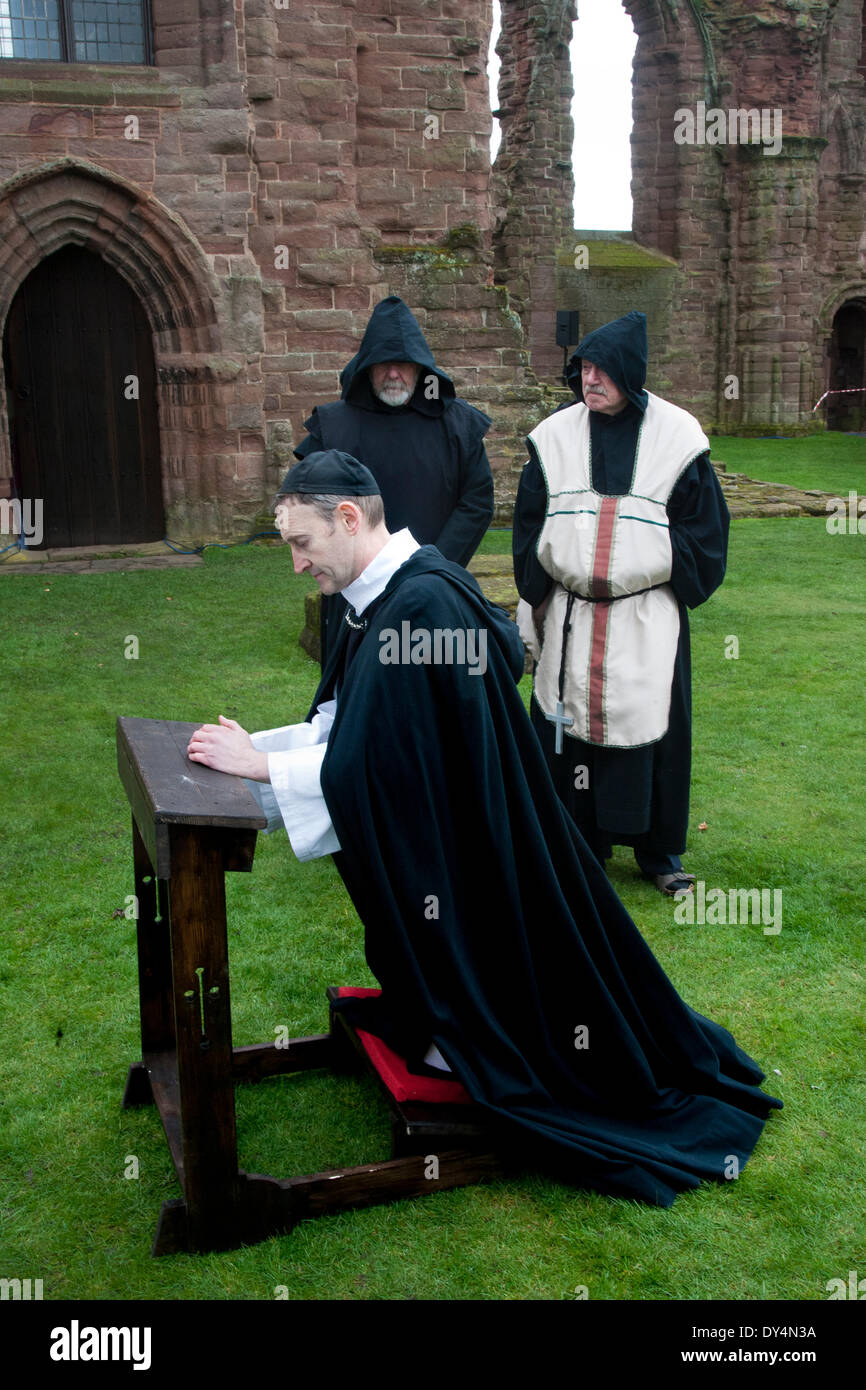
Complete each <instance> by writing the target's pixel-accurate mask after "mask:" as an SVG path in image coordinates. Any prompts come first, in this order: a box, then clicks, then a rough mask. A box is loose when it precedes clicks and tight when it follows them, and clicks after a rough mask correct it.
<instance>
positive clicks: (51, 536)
mask: <svg viewBox="0 0 866 1390" xmlns="http://www.w3.org/2000/svg"><path fill="white" fill-rule="evenodd" d="M3 357H4V366H5V371H6V394H7V401H8V404H9V428H10V434H11V440H12V462H13V471H14V476H15V483H16V487H17V491H18V495H19V496H20V497H21V498H22V499H24V498H33V499H37V498H41V499H42V509H43V540H42V547H43V548H45V547H48V546H73V545H107V544H112V543H116V542H133V541H149V540H159V539H161V538H162V537H163V536H164V535H165V516H164V511H163V502H162V479H161V469H160V458H159V428H158V422H157V414H156V374H155V369H154V361H153V347H152V345H151V336H150V329H149V327H148V323H147V319H146V318H145V315H144V310H143V309H142V307H141V305H140V303H139V301H138V298H137V296H136V295H135V293H134V291H133V290H132V289H130V287H129V285H128V284H127V283H126V281H125V280H124V279H122V277H121V276H120V275H118V274H117V272H116V271H115V270H112V268H111V266H109V265H107V264H106V263H105V261H103V260H102V259H101V257H99V256H95V255H92V254H91V253H90V252H88V251H82V250H80V249H79V248H78V247H75V246H65V247H64V248H63V249H62V250H61V251H56V252H55V253H54V254H53V255H51V256H47V257H46V258H45V260H44V261H42V262H41V263H40V264H39V265H38V266H37V267H36V269H35V270H33V271H32V272H31V274H30V275H28V277H27V279H26V280H25V281H24V283H23V284H22V285H21V287H20V289H19V290H18V293H17V294H16V296H15V299H14V300H13V301H12V306H11V308H10V310H9V317H8V321H7V327H6V334H5V339H4V349H3Z"/></svg>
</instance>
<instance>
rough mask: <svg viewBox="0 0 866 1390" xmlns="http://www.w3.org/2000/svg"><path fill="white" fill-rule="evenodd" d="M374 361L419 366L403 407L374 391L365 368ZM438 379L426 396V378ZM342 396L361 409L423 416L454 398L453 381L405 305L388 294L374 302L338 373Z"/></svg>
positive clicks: (370, 365)
mask: <svg viewBox="0 0 866 1390" xmlns="http://www.w3.org/2000/svg"><path fill="white" fill-rule="evenodd" d="M377 362H417V363H418V365H419V367H420V368H421V372H420V375H419V377H418V384H417V386H416V387H415V394H414V395H413V396H412V398H411V400H409V401H407V402H406V405H405V406H391V405H385V403H384V402H383V401H380V400H379V399H378V397H377V396H375V395H374V394H373V389H372V387H371V385H370V378H369V376H368V375H367V368H368V367H372V366H375V364H376V363H377ZM431 374H432V375H433V376H435V377H437V378H438V381H439V386H438V391H437V394H436V396H435V397H434V398H433V399H432V400H431V399H428V396H427V392H428V386H429V384H428V383H427V382H426V381H425V378H427V377H429V376H430V375H431ZM340 386H341V387H342V398H343V400H344V401H349V402H350V404H351V405H356V406H360V407H361V408H362V409H364V410H408V409H410V408H411V409H413V410H418V411H420V412H421V414H422V415H441V413H442V410H443V402H444V401H446V400H453V399H454V397H455V394H456V393H455V390H454V383H453V382H452V380H451V378H450V377H449V376H446V375H445V373H444V372H442V371H440V370H439V368H438V367H437V366H436V363H435V362H434V360H433V353H432V352H431V351H430V348H429V345H428V343H427V339H426V338H425V337H424V334H423V333H422V332H421V327H420V324H419V323H418V320H417V319H416V317H415V315H414V314H413V313H412V310H411V309H410V308H409V306H408V304H404V303H403V300H402V299H398V297H397V295H395V294H391V295H389V296H388V298H387V299H383V300H382V301H381V302H380V303H379V304H377V305H376V307H375V309H374V310H373V312H372V314H371V315H370V322H369V323H368V324H367V328H366V330H365V332H364V336H363V338H362V339H361V346H360V348H359V349H358V351H357V352H356V353H355V356H354V357H353V358H352V360H351V361H350V362H347V363H346V366H345V367H344V368H343V370H342V372H341V373H340Z"/></svg>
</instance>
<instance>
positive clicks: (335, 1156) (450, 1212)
mask: <svg viewBox="0 0 866 1390" xmlns="http://www.w3.org/2000/svg"><path fill="white" fill-rule="evenodd" d="M731 442H732V441H725V447H726V448H727V446H728V445H729V444H730V443H731ZM750 442H751V443H757V444H762V443H763V442H762V441H750ZM768 447H770V446H768ZM800 447H801V448H803V447H804V445H803V443H802V441H801V442H800ZM808 447H809V448H811V447H812V441H809V443H808ZM728 457H729V458H730V460H731V464H732V466H733V464H734V459H733V457H732V455H731V452H730V450H728ZM829 466H830V464H829V460H828V462H827V467H828V468H829ZM847 466H848V467H849V469H851V470H853V468H854V463H853V461H849V464H848V465H847ZM749 471H752V472H753V474H754V472H755V471H758V473H759V476H760V470H755V468H754V467H753V466H752V465H750V467H749ZM816 472H817V473H819V474H820V472H821V470H820V469H816ZM810 481H811V482H812V484H813V485H815V486H821V487H825V486H827V484H828V480H827V478H826V476H824V475H823V474H822V475H821V476H819V477H812V478H811V480H810ZM508 541H509V537H508V534H507V533H504V532H493V533H490V534H489V536H488V537H487V538H486V541H485V546H487V547H489V548H491V549H502V548H504V547H505V548H507V545H508ZM864 559H866V538H864V537H861V536H830V535H828V533H827V531H826V528H825V526H824V525H823V523H822V521H821V520H820V519H815V518H803V519H795V520H786V519H784V520H783V519H775V518H774V519H768V520H760V521H739V522H736V523H735V524H734V526H733V530H732V542H731V555H730V566H729V574H728V578H727V580H726V582H725V584H724V586H723V587H722V589H721V590H720V591H719V593H718V594H717V595H715V596H714V597H713V599H712V600H711V601H710V602H709V603H708V604H707V605H705V606H704V607H703V608H702V609H699V610H697V611H696V612H695V614H694V615H693V618H692V633H693V651H694V685H695V730H694V732H695V756H694V774H693V788H692V814H691V829H690V835H689V855H688V859H687V866H688V867H689V868H690V869H691V870H692V871H693V872H695V873H696V874H697V875H698V877H699V878H702V879H704V880H705V882H706V883H707V885H708V886H717V885H718V886H723V887H729V886H738V887H752V886H754V887H759V888H760V887H768V888H770V889H775V888H781V889H782V891H783V926H782V930H781V932H780V933H779V934H778V935H767V934H765V933H764V932H763V931H762V929H761V926H760V925H758V924H754V925H746V926H709V925H706V926H699V925H695V926H688V925H683V924H680V923H678V922H677V921H676V920H675V917H674V907H675V905H674V904H673V903H671V902H670V901H666V900H665V899H663V898H662V897H661V896H660V895H659V894H657V893H655V892H654V891H653V890H652V889H650V888H649V886H648V885H646V884H645V883H643V882H642V881H641V880H640V879H638V877H637V876H636V870H635V867H634V862H633V860H632V859H631V858H630V856H629V853H628V852H627V851H626V850H624V849H618V850H617V851H616V854H615V858H614V861H613V866H612V870H611V874H612V878H613V881H614V883H615V885H616V887H617V889H618V890H619V892H620V893H621V895H622V897H623V899H624V900H625V902H626V904H627V906H628V908H629V910H630V911H631V912H632V914H633V916H634V917H635V919H636V921H637V922H638V925H639V926H640V928H641V930H642V931H643V932H644V933H645V935H646V937H647V939H648V940H649V942H650V944H651V946H652V948H653V949H654V951H655V952H656V954H657V955H658V957H659V959H660V960H661V962H662V964H663V965H664V967H665V969H666V970H667V971H668V973H669V974H670V976H671V978H672V979H673V981H674V983H675V984H676V986H677V987H678V989H679V990H680V991H681V993H682V994H683V995H684V997H685V998H686V999H687V1000H688V1001H689V1002H690V1003H691V1004H693V1005H694V1006H695V1007H696V1008H697V1009H699V1010H701V1011H703V1012H705V1013H708V1014H710V1015H712V1017H714V1018H716V1019H718V1020H719V1021H720V1022H722V1023H724V1024H725V1025H727V1026H728V1027H730V1028H731V1029H732V1030H733V1032H734V1033H735V1036H736V1038H737V1040H738V1042H739V1043H740V1044H741V1045H742V1046H743V1047H744V1048H745V1049H746V1050H747V1051H748V1052H750V1053H751V1054H752V1055H753V1056H755V1057H756V1058H757V1059H758V1060H759V1061H760V1063H761V1065H762V1066H763V1067H764V1069H765V1070H766V1071H767V1072H768V1080H767V1082H766V1089H768V1090H769V1091H771V1092H773V1093H774V1094H776V1095H777V1096H779V1097H781V1098H782V1099H783V1100H784V1102H785V1107H786V1108H785V1110H784V1111H782V1112H781V1113H780V1114H779V1113H777V1114H775V1115H773V1116H772V1117H771V1118H770V1120H769V1122H768V1125H767V1127H766V1129H765V1132H764V1135H763V1137H762V1139H761V1140H760V1142H759V1144H758V1147H757V1150H756V1152H755V1155H754V1157H753V1158H752V1160H751V1161H750V1163H749V1165H748V1167H747V1168H746V1169H745V1170H744V1172H743V1174H742V1175H741V1176H740V1178H739V1179H738V1180H737V1181H736V1182H731V1183H729V1184H720V1185H716V1184H713V1185H705V1186H703V1187H702V1188H700V1189H699V1190H698V1191H697V1192H695V1193H692V1194H688V1195H683V1196H681V1197H680V1198H678V1200H677V1201H676V1203H675V1204H674V1206H673V1207H672V1208H671V1209H670V1210H668V1211H661V1210H658V1209H656V1208H652V1207H646V1206H641V1205H639V1204H637V1203H635V1202H630V1201H626V1200H623V1199H612V1198H608V1197H602V1196H598V1195H596V1194H594V1193H590V1192H583V1191H580V1190H576V1189H572V1188H569V1187H565V1186H562V1185H559V1184H557V1183H555V1182H553V1181H551V1180H548V1179H546V1178H542V1177H539V1176H535V1175H531V1174H529V1175H526V1176H524V1177H519V1178H514V1179H512V1180H509V1181H507V1182H499V1183H495V1184H492V1185H489V1186H485V1187H477V1188H468V1189H464V1190H460V1191H455V1192H450V1193H448V1192H445V1193H440V1194H437V1195H436V1196H432V1197H427V1198H424V1199H421V1200H417V1201H414V1202H403V1203H396V1204H393V1205H392V1206H389V1207H379V1208H372V1209H370V1210H368V1211H359V1212H350V1213H346V1214H343V1215H339V1216H332V1217H324V1218H321V1219H319V1220H317V1221H310V1222H305V1223H303V1224H302V1225H300V1226H299V1227H298V1228H296V1230H295V1231H294V1232H292V1234H291V1235H288V1236H285V1237H281V1238H275V1239H271V1240H269V1241H266V1242H264V1243H262V1244H260V1245H256V1246H252V1247H249V1248H246V1249H242V1250H238V1251H233V1252H229V1253H226V1254H218V1255H206V1256H188V1255H184V1256H177V1257H170V1258H164V1259H160V1260H152V1259H151V1258H150V1254H149V1249H150V1243H151V1239H152V1236H153V1233H154V1229H155V1224H156V1219H157V1215H158V1212H159V1208H160V1204H161V1202H162V1201H163V1200H165V1199H169V1198H175V1197H178V1196H179V1195H180V1191H179V1188H178V1186H177V1183H176V1180H175V1178H174V1173H173V1169H172V1165H171V1163H170V1160H169V1155H168V1151H167V1148H166V1145H165V1142H164V1140H163V1136H162V1130H161V1126H160V1124H159V1121H158V1118H157V1115H156V1112H155V1111H154V1110H153V1109H151V1108H144V1109H141V1110H135V1111H123V1110H121V1108H120V1100H121V1095H122V1091H123V1084H124V1080H125V1075H126V1069H127V1066H128V1064H129V1063H130V1062H132V1061H134V1060H135V1059H136V1057H137V1056H138V1055H139V1038H138V1023H137V981H136V962H135V940H134V924H133V923H132V922H130V921H127V920H126V919H125V918H124V917H123V916H122V915H120V916H119V915H117V914H118V912H119V911H120V910H121V909H122V908H123V906H124V901H125V897H126V895H127V894H130V893H131V892H132V889H133V885H132V879H131V855H130V833H129V811H128V806H127V802H126V798H125V795H124V792H123V790H122V788H121V785H120V782H119V779H118V776H117V770H116V760H115V732H114V722H115V718H116V716H117V715H118V714H126V715H142V716H147V717H151V718H156V717H162V718H174V719H193V720H198V719H201V720H205V719H208V720H213V719H215V718H216V716H217V714H218V713H224V714H227V715H232V716H234V717H236V718H238V719H239V720H240V721H241V723H243V724H244V725H245V727H247V728H251V729H255V728H267V727H271V726H273V725H276V724H281V723H285V722H290V721H292V720H296V719H300V718H303V717H304V714H305V712H306V709H307V705H308V702H309V700H310V697H311V695H312V693H313V691H314V689H315V686H316V683H317V668H316V667H315V666H314V665H313V664H312V663H311V662H310V661H309V660H308V658H307V657H306V656H304V654H303V653H302V652H301V651H300V649H299V648H298V645H297V637H298V632H299V629H300V626H301V613H302V595H303V593H304V592H305V590H306V588H307V584H308V581H304V580H301V579H298V578H297V577H296V576H295V575H294V574H293V573H292V568H291V564H290V561H289V557H288V555H287V553H286V552H285V551H284V550H282V549H281V548H278V547H267V546H251V547H248V548H239V549H236V550H231V551H219V550H209V551H208V552H207V554H206V561H205V564H204V565H203V566H202V567H200V568H196V569H191V570H178V571H174V572H172V571H159V572H138V573H112V574H85V575H68V576H64V575H51V576H45V577H41V576H15V577H8V578H7V577H4V578H2V579H0V585H2V597H3V604H2V617H0V625H2V628H0V630H2V653H3V692H4V707H5V737H4V739H3V741H2V747H0V767H2V775H3V785H4V787H5V788H6V817H5V833H4V836H3V840H2V845H0V860H2V880H3V883H4V889H3V903H2V919H3V925H2V965H0V990H2V994H0V1017H2V1019H3V1029H4V1038H3V1061H4V1064H3V1086H2V1114H0V1136H2V1137H0V1145H2V1165H0V1166H2V1168H3V1170H4V1173H5V1175H6V1181H5V1182H4V1184H3V1186H2V1189H0V1213H2V1237H0V1240H2V1269H0V1274H3V1275H6V1276H11V1275H18V1276H19V1277H22V1278H23V1277H32V1278H42V1279H43V1281H44V1291H45V1298H46V1299H57V1298H76V1299H77V1298H119V1299H133V1298H134V1299H148V1298H157V1299H177V1298H183V1299H219V1298H226V1297H228V1298H233V1299H249V1300H253V1299H270V1298H273V1297H274V1289H275V1288H276V1286H278V1285H285V1286H287V1288H288V1291H289V1296H290V1298H292V1299H316V1300H323V1299H350V1300H354V1299H409V1298H412V1299H414V1298H422V1299H423V1298H433V1299H441V1300H445V1299H464V1298H480V1299H486V1300H499V1299H515V1298H516V1299H533V1300H535V1299H554V1300H558V1299H569V1298H572V1297H573V1291H574V1289H575V1287H576V1286H577V1285H586V1286H587V1288H588V1291H589V1297H590V1298H591V1299H601V1300H610V1299H618V1300H628V1299H648V1300H669V1299H677V1300H690V1299H725V1298H732V1299H743V1300H751V1299H758V1298H770V1299H807V1300H821V1299H825V1298H826V1297H827V1293H826V1285H827V1282H828V1281H829V1280H831V1279H833V1278H836V1277H843V1278H846V1277H847V1273H848V1271H849V1270H851V1269H859V1271H860V1274H861V1275H864V1274H866V1238H864V1225H863V1211H864V1208H866V1162H864V1158H866V1137H864V1136H866V1080H864V1067H863V1056H864V1042H866V1037H864V1034H866V1027H864V1008H863V999H864V974H866V967H864V940H866V909H864V900H863V888H862V880H861V878H860V875H861V873H862V871H863V864H864V841H866V835H864V829H863V812H864V803H863V784H864V771H866V752H864V747H866V745H864V701H863V691H864V687H866V643H864V640H863V634H864V620H866V594H864V585H863V572H864V571H863V565H864ZM131 635H135V636H137V637H138V639H139V657H138V660H128V659H126V658H125V657H124V651H125V649H126V646H127V643H126V639H127V637H128V636H131ZM731 637H736V638H737V639H738V643H739V655H738V657H737V658H736V659H733V658H731V657H726V655H725V652H726V649H727V650H729V651H730V650H731V647H732V643H731V641H730V638H731ZM702 822H705V823H706V826H707V829H706V830H705V831H700V830H699V829H698V825H699V824H700V823H702ZM228 898H229V904H228V906H229V937H230V948H231V952H232V1009H233V1017H234V1033H235V1042H236V1043H249V1042H260V1041H264V1040H266V1039H270V1038H273V1037H274V1030H275V1029H276V1028H277V1027H279V1026H280V1025H283V1024H285V1025H287V1026H288V1027H289V1029H290V1031H291V1034H292V1035H296V1034H299V1033H301V1034H302V1033H310V1032H319V1031H322V1030H323V1029H324V1028H325V1027H326V1006H325V1000H324V989H325V986H326V985H328V984H332V983H344V982H345V983H357V984H364V983H372V980H371V976H370V975H369V972H368V971H367V968H366V965H365V963H364V959H363V950H362V941H361V929H360V925H359V923H358V921H357V918H356V916H355V913H354V910H353V908H352V906H351V903H350V902H349V900H348V898H347V896H346V894H345V891H344V889H343V887H342V884H341V882H340V880H339V878H338V876H337V873H336V870H335V869H334V867H333V865H332V863H331V861H330V860H324V861H318V862H316V863H314V864H307V865H301V864H298V863H297V862H296V861H295V859H294V857H293V856H292V853H291V851H290V849H289V847H288V844H287V841H286V839H285V836H284V835H283V834H279V835H274V836H270V837H264V836H262V837H260V838H259V843H258V847H257V852H256V863H255V867H254V869H253V872H252V873H251V874H249V875H247V874H235V875H230V876H229V879H228ZM237 1109H238V1129H239V1142H240V1155H241V1165H242V1166H243V1167H244V1168H245V1169H246V1170H247V1171H251V1172H260V1173H272V1174H275V1175H277V1176H289V1175H291V1174H292V1173H299V1172H310V1171H316V1170H319V1169H323V1168H327V1167H332V1166H339V1165H343V1164H351V1163H363V1162H365V1161H367V1160H373V1159H379V1158H384V1157H386V1156H387V1152H388V1136H387V1123H386V1118H385V1115H384V1112H383V1111H382V1109H381V1108H380V1106H379V1102H378V1099H377V1097H376V1095H375V1093H374V1091H373V1088H372V1086H371V1085H370V1084H369V1083H368V1082H366V1081H365V1080H355V1079H340V1078H333V1077H329V1076H325V1075H318V1074H308V1075H300V1076H296V1077H284V1078H279V1079H275V1080H271V1081H267V1082H263V1083H261V1084H259V1085H258V1086H252V1087H239V1088H238V1092H237ZM129 1156H134V1157H135V1158H137V1160H138V1168H139V1176H138V1178H137V1179H129V1178H126V1177H125V1176H124V1172H125V1170H129V1169H130V1167H131V1166H132V1165H130V1163H129Z"/></svg>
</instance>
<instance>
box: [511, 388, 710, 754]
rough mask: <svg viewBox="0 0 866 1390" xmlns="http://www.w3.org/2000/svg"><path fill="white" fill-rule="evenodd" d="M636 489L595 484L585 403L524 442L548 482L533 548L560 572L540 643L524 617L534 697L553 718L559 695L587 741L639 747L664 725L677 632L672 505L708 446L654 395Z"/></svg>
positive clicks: (574, 731) (686, 419) (692, 423)
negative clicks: (604, 489)
mask: <svg viewBox="0 0 866 1390" xmlns="http://www.w3.org/2000/svg"><path fill="white" fill-rule="evenodd" d="M647 396H648V404H647V408H646V411H645V413H644V417H643V422H642V424H641V428H640V434H639V436H638V443H637V450H636V454H635V466H634V473H633V475H632V481H631V489H630V491H629V492H627V493H625V494H624V495H622V496H614V497H611V496H607V495H605V494H602V493H598V492H595V491H594V489H593V487H592V467H591V457H590V431H589V421H590V411H589V409H588V408H587V407H586V406H585V405H574V406H572V407H571V408H570V409H568V410H563V411H559V412H557V413H556V414H555V415H551V416H550V417H549V418H548V419H547V420H543V421H542V422H541V424H540V425H538V427H537V428H536V429H534V430H533V431H532V433H531V434H530V436H529V438H530V439H531V440H532V443H533V445H534V447H535V450H536V453H537V455H538V460H539V462H540V464H541V468H542V470H543V472H544V477H545V481H546V483H547V497H548V504H547V518H546V520H545V523H544V526H543V528H542V531H541V534H540V536H539V538H538V545H537V555H538V559H539V561H540V563H541V565H542V566H543V567H544V569H545V570H547V573H548V574H549V575H551V577H552V578H553V579H554V581H555V584H554V589H553V593H552V596H551V600H550V603H549V605H548V608H547V612H546V614H545V619H544V634H543V643H542V645H541V646H540V648H539V646H538V643H537V640H536V639H535V632H534V627H533V623H532V615H531V610H530V608H529V605H528V604H527V603H526V602H525V601H524V600H521V602H520V605H519V607H518V614H517V621H518V626H519V627H520V630H521V633H522V634H523V637H524V640H525V641H526V643H527V645H528V646H529V648H530V651H532V654H533V655H534V656H535V657H536V659H537V660H538V666H537V668H536V672H535V697H536V699H537V700H538V703H539V705H540V706H541V708H542V710H543V711H544V713H545V714H547V715H552V714H554V713H555V712H556V707H557V703H558V701H559V698H560V668H561V663H562V642H563V626H564V623H565V620H566V614H567V609H568V598H569V594H574V595H575V596H576V597H575V600H574V603H573V605H572V609H571V625H570V630H569V632H568V635H567V647H566V663H565V678H564V681H563V687H562V703H563V706H564V710H565V714H566V716H568V717H569V718H571V719H572V720H573V723H572V725H571V727H570V728H568V729H566V733H567V734H568V735H569V736H571V737H572V738H580V739H583V740H584V741H585V742H586V743H595V744H601V745H605V746H609V747H614V748H636V747H639V746H641V745H642V744H646V743H655V742H656V741H657V740H658V739H660V738H661V737H662V736H663V735H664V734H665V733H666V731H667V727H668V719H669V716H670V701H671V683H672V680H673V671H674V661H675V659H676V652H677V642H678V640H679V631H680V619H679V609H678V607H677V601H676V598H675V597H674V593H673V590H672V589H671V586H670V584H669V583H668V582H667V581H668V580H669V579H670V577H671V557H672V552H671V540H670V533H669V529H668V516H667V511H666V506H667V501H668V498H669V497H670V495H671V493H672V491H673V489H674V487H675V485H676V483H677V481H678V479H679V478H680V477H681V476H682V474H683V473H684V471H685V470H686V468H688V466H689V464H690V463H691V462H692V461H693V460H694V459H696V458H697V457H698V456H699V455H700V454H702V453H704V452H705V451H706V450H708V449H709V447H710V445H709V440H708V439H707V437H706V435H705V434H704V432H703V430H702V429H701V427H700V425H699V424H698V421H697V420H696V419H695V418H694V416H693V415H689V414H688V412H687V411H685V410H681V409H680V407H679V406H676V405H672V404H671V403H670V402H669V401H663V400H661V399H660V398H659V397H658V396H653V395H651V394H650V393H649V392H647Z"/></svg>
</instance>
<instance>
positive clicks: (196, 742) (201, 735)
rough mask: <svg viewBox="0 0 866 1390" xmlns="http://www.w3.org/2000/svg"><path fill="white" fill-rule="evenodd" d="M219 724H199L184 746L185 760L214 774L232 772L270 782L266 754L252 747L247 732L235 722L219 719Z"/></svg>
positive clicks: (257, 780)
mask: <svg viewBox="0 0 866 1390" xmlns="http://www.w3.org/2000/svg"><path fill="white" fill-rule="evenodd" d="M219 721H220V722H219V724H202V726H201V728H200V729H196V731H195V733H194V734H193V736H192V738H191V739H190V741H189V743H188V744H187V750H186V753H187V757H188V758H189V760H190V762H193V763H205V764H206V765H207V766H208V767H214V768H216V770H217V772H233V773H234V774H235V775H236V776H237V777H249V778H250V779H251V780H252V781H253V782H269V781H270V780H271V778H270V774H269V772H268V755H267V753H260V752H259V751H258V749H257V748H254V747H253V741H252V739H251V738H250V736H249V734H248V733H247V731H246V729H242V728H241V726H240V724H239V723H238V722H237V720H236V719H226V718H225V717H224V716H223V715H220V717H219Z"/></svg>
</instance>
